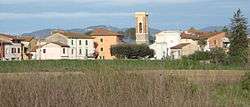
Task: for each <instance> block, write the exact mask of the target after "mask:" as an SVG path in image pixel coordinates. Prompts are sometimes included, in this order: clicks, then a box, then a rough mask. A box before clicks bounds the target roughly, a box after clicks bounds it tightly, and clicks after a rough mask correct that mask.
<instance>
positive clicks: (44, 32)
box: [22, 25, 160, 38]
mask: <svg viewBox="0 0 250 107" xmlns="http://www.w3.org/2000/svg"><path fill="white" fill-rule="evenodd" d="M96 28H105V29H109V30H112V31H114V32H119V31H126V30H127V29H128V28H118V27H114V26H105V25H98V26H89V27H86V28H83V29H81V28H75V29H62V30H65V31H69V32H79V33H86V32H88V31H92V30H94V29H96ZM54 30H56V29H43V30H37V31H33V32H31V33H24V34H22V35H30V36H34V37H36V38H45V37H47V36H49V35H50V33H51V32H52V31H54ZM149 32H150V38H154V36H155V34H156V33H158V32H160V30H158V29H154V28H149ZM125 36H126V35H125Z"/></svg>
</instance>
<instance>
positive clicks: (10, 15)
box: [0, 12, 133, 20]
mask: <svg viewBox="0 0 250 107" xmlns="http://www.w3.org/2000/svg"><path fill="white" fill-rule="evenodd" d="M132 15H133V14H132V13H90V12H71V13H62V12H61V13H60V12H42V13H5V12H2V13H0V20H7V19H30V18H32V19H34V18H39V19H51V18H82V17H88V18H90V17H101V16H106V17H107V16H113V17H117V16H132Z"/></svg>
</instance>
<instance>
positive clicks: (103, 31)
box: [90, 28, 122, 36]
mask: <svg viewBox="0 0 250 107" xmlns="http://www.w3.org/2000/svg"><path fill="white" fill-rule="evenodd" d="M90 35H91V36H121V35H122V34H119V33H117V32H113V31H111V30H107V29H103V28H98V29H95V30H94V31H93V32H92V33H91V34H90Z"/></svg>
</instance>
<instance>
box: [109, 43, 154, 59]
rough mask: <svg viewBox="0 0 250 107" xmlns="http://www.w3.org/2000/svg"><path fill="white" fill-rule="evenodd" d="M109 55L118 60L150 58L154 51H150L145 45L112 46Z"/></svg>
mask: <svg viewBox="0 0 250 107" xmlns="http://www.w3.org/2000/svg"><path fill="white" fill-rule="evenodd" d="M111 54H112V55H114V56H116V57H117V58H120V59H126V58H127V59H141V58H152V57H153V56H154V50H152V49H150V48H149V47H148V45H146V44H141V45H137V44H121V45H114V46H112V47H111Z"/></svg>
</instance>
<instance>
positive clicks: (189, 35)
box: [181, 28, 223, 40]
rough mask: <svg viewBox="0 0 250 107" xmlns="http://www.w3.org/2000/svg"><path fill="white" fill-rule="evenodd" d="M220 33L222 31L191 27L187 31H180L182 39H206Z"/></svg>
mask: <svg viewBox="0 0 250 107" xmlns="http://www.w3.org/2000/svg"><path fill="white" fill-rule="evenodd" d="M220 33H223V32H202V31H199V30H196V29H194V28H191V29H189V30H188V31H186V32H183V33H181V38H182V39H194V40H199V39H208V38H210V37H213V36H216V35H218V34H220Z"/></svg>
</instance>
